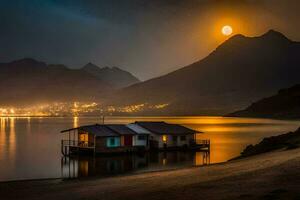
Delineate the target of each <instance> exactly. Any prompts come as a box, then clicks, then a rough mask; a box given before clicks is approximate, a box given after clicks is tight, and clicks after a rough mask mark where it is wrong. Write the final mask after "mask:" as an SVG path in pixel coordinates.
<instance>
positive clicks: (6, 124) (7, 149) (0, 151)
mask: <svg viewBox="0 0 300 200" xmlns="http://www.w3.org/2000/svg"><path fill="white" fill-rule="evenodd" d="M0 120H1V122H0V160H3V159H9V161H13V160H15V153H16V131H15V123H16V122H15V117H0ZM7 129H8V131H7Z"/></svg>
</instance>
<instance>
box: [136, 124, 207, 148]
mask: <svg viewBox="0 0 300 200" xmlns="http://www.w3.org/2000/svg"><path fill="white" fill-rule="evenodd" d="M133 124H134V125H136V126H137V127H141V128H142V129H144V130H147V131H148V133H149V134H150V137H149V144H150V148H158V149H166V148H178V147H191V146H194V145H195V144H196V134H198V133H201V132H200V131H196V130H192V129H189V128H187V127H184V126H181V125H179V124H169V123H166V122H142V121H137V122H135V123H133ZM131 126H132V125H131ZM201 143H203V141H201Z"/></svg>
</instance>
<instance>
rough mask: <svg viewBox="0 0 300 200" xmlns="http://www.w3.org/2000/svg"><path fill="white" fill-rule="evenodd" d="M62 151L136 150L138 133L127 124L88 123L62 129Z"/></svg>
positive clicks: (68, 152)
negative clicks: (134, 138) (134, 142)
mask: <svg viewBox="0 0 300 200" xmlns="http://www.w3.org/2000/svg"><path fill="white" fill-rule="evenodd" d="M61 133H64V139H63V140H62V153H63V154H70V153H75V152H93V153H113V152H130V151H134V150H135V148H134V146H133V136H134V135H136V133H135V132H134V131H133V130H132V129H129V128H128V127H127V126H125V125H119V124H110V125H100V124H94V125H88V126H80V127H77V128H72V129H67V130H63V131H61Z"/></svg>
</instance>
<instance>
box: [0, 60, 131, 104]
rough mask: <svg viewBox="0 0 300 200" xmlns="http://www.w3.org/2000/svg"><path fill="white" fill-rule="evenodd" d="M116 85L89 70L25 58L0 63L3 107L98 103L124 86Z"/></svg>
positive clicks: (0, 97)
mask: <svg viewBox="0 0 300 200" xmlns="http://www.w3.org/2000/svg"><path fill="white" fill-rule="evenodd" d="M119 71H121V70H119ZM119 71H117V70H116V71H115V72H114V71H113V72H111V76H113V74H114V73H116V76H118V73H119ZM122 73H126V72H125V71H122ZM104 76H107V75H106V74H104ZM115 81H116V82H113V80H111V82H108V81H106V79H105V78H103V79H102V78H100V76H98V75H97V74H95V75H93V74H91V73H90V72H88V71H87V70H85V69H70V68H68V67H66V66H64V65H53V64H50V65H48V64H46V63H44V62H39V61H36V60H34V59H31V58H24V59H21V60H16V61H13V62H10V63H0V93H1V96H0V103H1V104H2V105H21V106H25V105H34V104H35V103H43V102H53V101H55V102H57V101H98V100H99V99H100V98H102V97H103V96H104V95H105V94H106V93H109V92H111V91H112V90H114V89H116V85H117V86H122V83H121V81H119V80H118V79H116V80H115ZM114 83H116V84H114ZM133 83H134V82H133ZM127 84H129V83H128V82H127V83H126V84H124V85H123V86H127Z"/></svg>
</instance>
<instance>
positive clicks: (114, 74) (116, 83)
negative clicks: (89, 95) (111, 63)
mask: <svg viewBox="0 0 300 200" xmlns="http://www.w3.org/2000/svg"><path fill="white" fill-rule="evenodd" d="M82 70H84V71H86V72H88V73H89V74H91V75H93V76H95V77H97V78H98V79H99V80H101V81H103V82H106V83H108V84H109V85H111V86H113V87H115V88H123V87H127V86H129V85H132V84H135V83H138V82H140V80H139V79H138V78H136V77H135V76H133V75H132V74H131V73H129V72H127V71H124V70H122V69H120V68H118V67H112V68H110V67H103V68H100V67H98V66H96V65H94V64H93V63H88V64H86V65H85V66H84V67H83V68H82Z"/></svg>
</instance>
